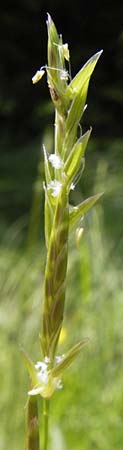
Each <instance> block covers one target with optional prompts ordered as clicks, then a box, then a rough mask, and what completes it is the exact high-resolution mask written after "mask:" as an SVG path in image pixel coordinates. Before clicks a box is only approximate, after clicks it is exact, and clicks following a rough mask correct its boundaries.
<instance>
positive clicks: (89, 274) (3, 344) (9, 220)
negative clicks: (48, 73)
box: [0, 0, 123, 450]
mask: <svg viewBox="0 0 123 450" xmlns="http://www.w3.org/2000/svg"><path fill="white" fill-rule="evenodd" d="M47 11H48V12H49V13H50V14H51V15H52V18H53V19H54V21H55V23H56V25H57V29H58V31H59V32H60V33H62V34H63V39H64V42H68V43H69V48H70V52H71V70H72V76H74V74H75V73H76V71H77V70H78V69H79V68H81V66H82V64H84V63H85V62H86V60H87V59H88V58H89V57H90V56H92V54H93V53H95V52H96V51H97V50H100V49H101V48H103V49H104V53H103V56H102V57H101V59H100V61H99V63H98V65H97V67H96V69H95V72H94V74H93V76H92V80H91V83H90V88H89V94H88V108H87V111H86V113H85V115H84V119H83V129H84V130H86V129H87V127H89V126H90V125H92V127H93V133H92V138H91V141H90V143H89V145H88V149H87V153H86V167H85V171H84V174H83V177H82V179H81V180H80V182H79V184H78V185H77V187H76V192H75V191H74V192H73V193H72V197H71V201H72V202H73V203H74V204H76V203H78V202H79V201H81V200H82V198H83V199H85V198H86V197H87V196H89V195H92V194H93V193H96V192H100V191H104V196H103V198H102V199H101V201H100V204H98V205H97V206H96V207H95V208H93V210H92V211H90V212H89V213H88V214H87V216H86V218H85V219H84V221H83V226H84V230H85V231H84V235H83V238H82V241H81V243H80V246H79V248H78V247H77V245H76V236H75V233H73V235H72V237H71V239H70V243H69V248H70V250H69V265H68V287H67V301H66V316H65V321H64V327H63V338H62V342H61V344H60V348H59V352H60V353H62V352H64V351H65V350H67V349H68V348H69V347H70V345H71V344H74V343H75V342H77V340H79V339H80V338H83V337H87V336H88V337H89V338H90V343H89V345H88V348H86V349H84V351H83V354H82V355H81V356H80V358H79V359H78V361H77V362H76V364H75V365H73V367H72V368H71V369H70V370H68V372H66V375H65V376H64V380H63V381H64V383H63V384H64V388H63V390H62V391H61V392H60V393H59V392H58V393H56V394H55V395H54V398H53V401H52V414H51V422H50V429H51V436H50V449H51V450H54V449H57V450H69V449H70V450H93V449H94V450H96V449H98V450H122V448H123V426H122V424H123V176H122V173H123V134H122V121H123V112H122V111H123V110H122V103H123V81H122V80H123V4H122V1H117V3H113V2H111V1H110V0H107V1H103V2H99V1H98V2H96V1H93V2H89V1H88V0H87V1H86V2H85V3H84V2H83V3H82V2H81V1H80V0H76V2H74V3H71V2H70V1H69V0H68V1H64V0H62V1H61V0H59V1H57V2H56V0H54V1H53V0H49V1H47V2H46V1H45V2H44V1H39V0H21V1H18V2H15V1H11V2H9V1H7V0H6V3H5V2H3V4H2V6H1V14H0V34H1V36H0V37H1V39H0V55H1V57H0V58H1V73H0V124H1V126H0V214H1V218H0V294H1V295H0V417H1V419H0V450H6V448H9V450H21V449H24V445H25V411H26V402H27V389H28V376H27V373H26V371H25V368H24V367H23V364H22V361H21V357H20V353H19V345H23V346H24V348H25V349H26V350H27V352H28V353H29V354H30V356H32V358H34V360H35V359H36V360H38V359H40V353H39V338H38V336H39V327H40V307H41V306H40V305H41V299H42V297H43V275H44V267H45V256H46V253H45V246H44V233H43V226H44V216H43V204H44V194H43V189H42V181H43V178H44V171H43V155H42V144H43V143H45V146H46V148H47V150H48V151H49V152H52V151H53V128H54V127H53V124H54V111H53V107H52V104H51V101H50V98H49V93H48V89H47V84H46V81H45V80H44V79H43V80H42V83H39V84H37V85H36V86H33V85H32V82H31V78H32V76H33V75H34V73H35V71H36V70H37V69H38V68H40V66H41V65H43V64H45V63H46V57H47V56H46V55H47V31H46V23H45V22H46V12H47Z"/></svg>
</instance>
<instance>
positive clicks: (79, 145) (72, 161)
mask: <svg viewBox="0 0 123 450" xmlns="http://www.w3.org/2000/svg"><path fill="white" fill-rule="evenodd" d="M90 134H91V129H90V130H88V131H87V132H86V133H85V134H83V136H81V138H80V139H78V141H77V142H76V144H75V145H74V147H73V149H72V150H71V152H70V154H69V156H68V158H67V160H66V162H65V165H64V171H65V174H66V176H67V180H68V184H69V186H70V185H71V183H72V181H73V180H74V178H75V176H76V174H77V172H78V171H79V169H80V165H81V161H82V158H83V156H84V153H85V150H86V146H87V143H88V140H89V137H90Z"/></svg>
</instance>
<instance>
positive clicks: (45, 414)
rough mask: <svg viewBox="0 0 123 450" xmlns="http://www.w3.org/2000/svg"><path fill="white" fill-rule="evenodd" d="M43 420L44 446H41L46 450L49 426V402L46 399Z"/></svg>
mask: <svg viewBox="0 0 123 450" xmlns="http://www.w3.org/2000/svg"><path fill="white" fill-rule="evenodd" d="M43 419H44V446H43V450H47V448H48V425H49V400H47V399H44V408H43Z"/></svg>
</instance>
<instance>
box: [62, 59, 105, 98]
mask: <svg viewBox="0 0 123 450" xmlns="http://www.w3.org/2000/svg"><path fill="white" fill-rule="evenodd" d="M102 52H103V50H101V51H99V52H97V53H95V55H93V56H92V57H91V58H90V59H89V60H88V61H87V62H86V64H85V65H84V66H83V67H82V69H81V70H80V71H79V72H78V73H77V75H76V76H75V77H74V78H73V80H72V81H71V82H70V84H69V85H68V86H67V89H66V95H67V96H68V97H69V98H70V99H72V98H73V97H74V95H76V94H77V93H79V92H80V90H81V89H82V86H83V85H84V84H85V83H86V82H87V80H88V79H90V77H91V75H92V73H93V70H94V68H95V66H96V64H97V61H98V59H99V58H100V56H101V54H102Z"/></svg>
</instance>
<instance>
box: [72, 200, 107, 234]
mask: <svg viewBox="0 0 123 450" xmlns="http://www.w3.org/2000/svg"><path fill="white" fill-rule="evenodd" d="M102 195H103V192H101V193H100V194H95V195H93V196H92V197H89V198H87V199H86V200H84V201H83V202H82V203H80V204H79V205H77V206H71V207H70V213H69V231H72V230H73V228H74V227H75V226H76V225H77V223H78V222H79V221H80V220H81V219H82V217H83V216H84V215H85V214H86V213H87V212H88V211H89V209H91V208H92V206H94V204H95V203H96V202H97V201H98V200H99V199H100V198H101V197H102Z"/></svg>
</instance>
